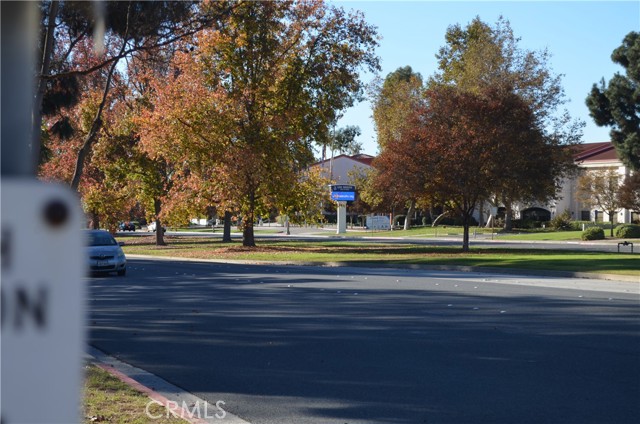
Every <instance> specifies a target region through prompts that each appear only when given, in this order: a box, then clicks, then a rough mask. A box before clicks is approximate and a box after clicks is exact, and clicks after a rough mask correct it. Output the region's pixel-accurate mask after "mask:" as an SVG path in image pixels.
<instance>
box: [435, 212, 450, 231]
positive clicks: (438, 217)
mask: <svg viewBox="0 0 640 424" xmlns="http://www.w3.org/2000/svg"><path fill="white" fill-rule="evenodd" d="M448 214H449V212H443V213H441V214H440V215H438V216H437V217H436V219H434V220H433V222H432V223H431V226H432V227H437V226H438V223H439V222H440V220H441V219H442V218H444V217H445V216H447V215H448Z"/></svg>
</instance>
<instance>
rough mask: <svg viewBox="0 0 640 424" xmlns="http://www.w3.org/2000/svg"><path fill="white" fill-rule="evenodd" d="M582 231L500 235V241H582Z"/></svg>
mask: <svg viewBox="0 0 640 424" xmlns="http://www.w3.org/2000/svg"><path fill="white" fill-rule="evenodd" d="M581 237H582V231H539V232H531V233H520V234H508V233H505V234H500V235H498V239H500V240H523V241H527V240H532V241H573V240H582V239H581Z"/></svg>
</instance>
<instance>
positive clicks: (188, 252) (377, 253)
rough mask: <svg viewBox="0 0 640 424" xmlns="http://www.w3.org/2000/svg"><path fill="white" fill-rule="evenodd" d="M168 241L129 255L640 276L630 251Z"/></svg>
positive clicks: (639, 263)
mask: <svg viewBox="0 0 640 424" xmlns="http://www.w3.org/2000/svg"><path fill="white" fill-rule="evenodd" d="M166 241H167V243H168V245H167V246H155V244H154V239H153V238H147V237H141V238H136V239H134V240H131V239H127V240H126V242H127V243H128V244H127V245H125V246H124V251H125V253H127V254H141V255H154V256H173V257H182V258H197V259H241V260H255V261H304V262H338V261H339V262H346V263H365V264H366V263H372V264H380V263H384V264H423V265H464V266H479V267H496V268H516V269H525V270H526V269H532V270H552V271H573V272H600V273H612V274H626V275H638V276H640V256H639V255H638V254H630V253H621V254H617V253H599V252H573V251H549V250H534V249H501V248H483V249H474V248H472V250H471V252H468V253H463V252H462V251H461V250H460V248H458V247H434V246H416V245H409V244H406V245H403V244H367V245H363V244H362V243H357V242H342V241H330V242H323V241H318V242H299V241H258V246H257V247H255V248H245V247H243V246H242V245H241V244H240V243H239V242H234V243H222V242H221V241H220V240H209V239H207V240H194V239H192V238H188V237H174V236H168V237H166Z"/></svg>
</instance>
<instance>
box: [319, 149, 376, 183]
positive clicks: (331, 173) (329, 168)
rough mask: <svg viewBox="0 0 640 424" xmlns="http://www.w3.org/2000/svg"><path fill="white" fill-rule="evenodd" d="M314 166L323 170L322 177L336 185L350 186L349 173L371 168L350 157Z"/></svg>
mask: <svg viewBox="0 0 640 424" xmlns="http://www.w3.org/2000/svg"><path fill="white" fill-rule="evenodd" d="M314 166H319V167H320V168H321V169H322V176H324V177H326V178H329V179H330V180H332V181H333V183H334V184H349V183H350V181H349V172H352V171H354V170H355V169H367V168H370V166H368V165H365V164H363V163H361V162H358V161H356V160H353V159H351V158H350V157H348V156H338V157H335V158H333V161H332V160H330V159H328V160H326V161H324V162H320V163H318V164H316V165H314Z"/></svg>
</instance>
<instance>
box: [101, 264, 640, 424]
mask: <svg viewBox="0 0 640 424" xmlns="http://www.w3.org/2000/svg"><path fill="white" fill-rule="evenodd" d="M89 284H90V300H89V309H90V343H91V344H92V345H94V346H95V347H97V348H98V349H100V350H102V351H105V352H107V353H109V354H112V355H114V356H116V357H118V358H120V359H122V360H123V361H125V362H128V363H131V364H132V365H135V366H137V367H139V368H143V369H146V370H147V371H150V372H152V373H154V374H157V375H159V376H161V377H163V378H165V379H166V380H168V381H170V382H172V383H174V384H176V385H177V386H180V387H183V388H184V389H186V390H187V391H190V392H192V393H194V394H196V395H198V396H200V397H201V398H203V399H206V400H207V401H209V402H210V403H211V404H215V403H216V402H217V401H219V400H222V401H224V402H225V409H226V410H228V411H229V412H232V413H233V414H236V415H238V416H240V417H241V418H243V419H245V420H247V421H249V422H252V423H254V424H258V423H264V424H268V423H273V424H276V423H278V424H283V423H295V424H304V423H318V424H320V423H322V424H327V423H339V424H343V423H349V424H355V423H369V424H371V423H436V422H437V423H465V422H469V423H479V422H482V423H488V422H492V423H514V422H518V423H540V422H550V423H581V424H584V423H616V424H620V423H637V422H640V403H639V402H638V399H640V319H639V318H640V306H639V302H638V301H639V295H638V285H637V284H634V283H628V282H627V283H622V282H621V283H616V282H611V281H609V282H606V281H591V280H562V279H552V278H540V277H535V278H534V277H523V276H520V277H518V276H504V275H488V274H472V273H457V272H433V271H429V272H427V271H404V270H390V269H363V268H322V267H282V266H250V265H231V264H215V263H200V262H171V261H160V260H131V261H130V263H129V270H128V274H127V277H125V278H122V277H120V278H119V277H115V276H113V277H97V278H92V279H91V280H90V281H89ZM558 286H559V287H562V288H557V287H558ZM569 287H570V288H569ZM596 290H597V291H596Z"/></svg>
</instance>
